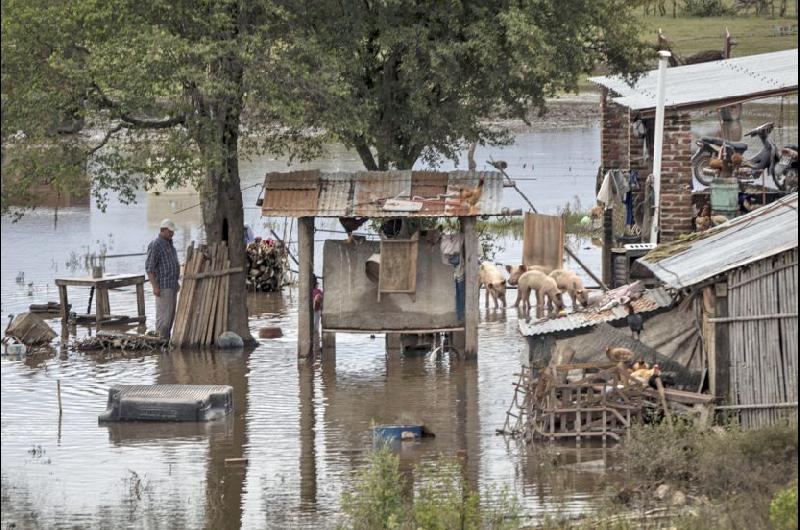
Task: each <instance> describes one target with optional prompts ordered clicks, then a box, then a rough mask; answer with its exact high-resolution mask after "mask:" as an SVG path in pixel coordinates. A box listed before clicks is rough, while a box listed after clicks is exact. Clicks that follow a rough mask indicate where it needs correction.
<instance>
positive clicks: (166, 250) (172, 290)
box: [144, 219, 181, 340]
mask: <svg viewBox="0 0 800 530" xmlns="http://www.w3.org/2000/svg"><path fill="white" fill-rule="evenodd" d="M174 235H175V223H173V222H172V221H170V220H169V219H164V220H163V221H161V230H160V231H159V234H158V237H157V238H155V239H154V240H153V241H151V242H150V244H149V245H148V246H147V260H146V261H145V263H144V268H145V270H146V271H147V278H148V279H149V280H150V285H152V287H153V294H154V295H156V331H158V335H159V336H160V337H161V338H163V339H166V340H169V337H170V333H171V331H172V323H173V321H174V320H175V306H176V305H177V300H178V278H179V277H180V274H181V266H180V263H178V252H177V251H176V250H175V246H174V245H173V244H172V237H173V236H174Z"/></svg>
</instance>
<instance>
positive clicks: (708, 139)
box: [700, 136, 747, 153]
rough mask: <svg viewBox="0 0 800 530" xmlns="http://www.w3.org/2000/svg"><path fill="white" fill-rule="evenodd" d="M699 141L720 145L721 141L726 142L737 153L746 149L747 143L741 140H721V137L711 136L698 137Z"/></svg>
mask: <svg viewBox="0 0 800 530" xmlns="http://www.w3.org/2000/svg"><path fill="white" fill-rule="evenodd" d="M700 141H701V142H703V143H707V144H713V145H722V144H723V143H726V144H728V145H729V146H731V147H732V148H733V150H734V151H736V152H738V153H744V152H745V151H747V144H746V143H743V142H729V141H727V140H723V139H722V138H712V137H710V136H703V137H702V138H701V139H700Z"/></svg>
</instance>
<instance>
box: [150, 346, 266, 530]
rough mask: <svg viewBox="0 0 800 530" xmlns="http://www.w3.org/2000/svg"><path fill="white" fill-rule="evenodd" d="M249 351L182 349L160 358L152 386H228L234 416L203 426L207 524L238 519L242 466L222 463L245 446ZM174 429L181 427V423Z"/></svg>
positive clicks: (220, 525) (224, 524)
mask: <svg viewBox="0 0 800 530" xmlns="http://www.w3.org/2000/svg"><path fill="white" fill-rule="evenodd" d="M251 353H252V348H248V349H245V350H243V351H229V352H228V351H220V352H208V351H206V352H188V353H187V352H182V351H181V352H171V353H168V354H165V355H162V356H161V358H160V363H159V364H160V367H159V368H160V370H159V376H158V379H157V384H184V385H189V384H191V385H207V384H220V385H230V386H232V387H233V403H234V411H233V417H232V418H228V419H227V420H226V421H223V422H220V423H221V425H219V426H216V427H213V428H210V429H209V430H208V435H209V436H208V445H209V448H208V454H209V457H208V459H207V461H206V504H205V506H206V517H205V520H206V523H207V525H208V527H209V528H228V527H231V526H232V524H233V523H234V522H238V521H241V519H242V510H241V506H242V502H241V499H242V486H243V484H244V475H245V472H246V469H247V467H246V466H242V465H231V466H228V465H226V462H225V461H226V459H238V458H243V457H244V448H245V446H246V445H247V429H246V427H247V425H246V422H245V418H246V416H247V394H248V380H247V370H246V367H247V362H248V359H249V357H250V355H251ZM230 424H232V425H230ZM229 425H230V426H231V427H232V428H228V426H229ZM176 427H177V428H179V429H182V428H185V427H183V426H182V425H178V426H176ZM167 429H168V428H167ZM179 432H180V431H179Z"/></svg>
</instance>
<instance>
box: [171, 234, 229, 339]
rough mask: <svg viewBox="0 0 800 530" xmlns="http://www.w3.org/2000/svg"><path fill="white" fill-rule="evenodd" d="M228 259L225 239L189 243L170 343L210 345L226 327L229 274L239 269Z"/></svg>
mask: <svg viewBox="0 0 800 530" xmlns="http://www.w3.org/2000/svg"><path fill="white" fill-rule="evenodd" d="M230 263H231V262H230V258H229V257H228V245H227V244H226V243H225V242H221V243H216V244H212V245H198V246H197V247H195V246H194V242H193V243H192V244H191V245H189V248H188V249H187V251H186V263H185V265H184V273H183V285H182V286H181V290H180V292H179V294H180V297H179V299H178V307H177V309H176V311H175V324H174V326H173V330H172V344H173V345H174V346H211V345H212V344H214V342H215V341H216V339H217V337H219V336H220V335H221V334H222V333H224V332H225V331H228V292H229V289H230V275H231V274H233V273H236V272H242V268H241V267H233V268H232V267H231V266H230Z"/></svg>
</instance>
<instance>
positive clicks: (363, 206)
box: [261, 171, 508, 217]
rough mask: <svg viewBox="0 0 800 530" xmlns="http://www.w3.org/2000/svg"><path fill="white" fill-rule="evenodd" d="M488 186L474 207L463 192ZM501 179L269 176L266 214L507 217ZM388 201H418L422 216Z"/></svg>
mask: <svg viewBox="0 0 800 530" xmlns="http://www.w3.org/2000/svg"><path fill="white" fill-rule="evenodd" d="M481 178H483V181H484V184H483V187H482V190H481V191H480V198H479V199H478V200H477V201H476V202H475V204H474V205H472V204H470V202H471V201H468V200H464V201H462V197H461V196H460V193H461V191H462V190H466V191H467V192H472V191H473V190H475V189H476V187H477V185H478V183H479V181H480V179H481ZM502 198H503V175H502V174H501V173H499V172H467V171H451V172H449V173H445V172H436V171H413V172H412V171H362V172H357V173H321V172H319V171H293V172H289V173H268V174H267V175H266V179H265V182H264V202H263V204H262V207H261V212H262V215H265V216H280V217H282V216H286V217H340V216H367V217H439V216H442V217H455V216H477V215H505V214H507V213H508V209H506V208H503V206H502ZM389 199H401V200H405V201H414V202H417V203H420V204H421V206H422V207H421V208H420V209H419V211H411V212H399V211H391V210H386V209H384V203H385V202H386V201H387V200H389Z"/></svg>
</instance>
